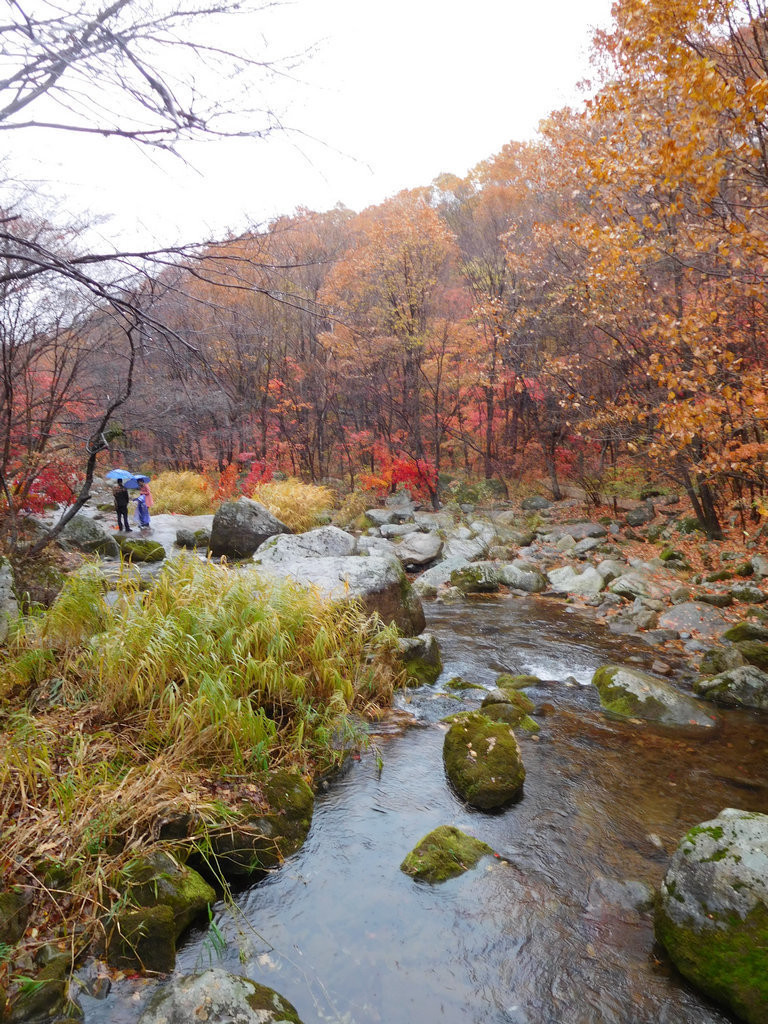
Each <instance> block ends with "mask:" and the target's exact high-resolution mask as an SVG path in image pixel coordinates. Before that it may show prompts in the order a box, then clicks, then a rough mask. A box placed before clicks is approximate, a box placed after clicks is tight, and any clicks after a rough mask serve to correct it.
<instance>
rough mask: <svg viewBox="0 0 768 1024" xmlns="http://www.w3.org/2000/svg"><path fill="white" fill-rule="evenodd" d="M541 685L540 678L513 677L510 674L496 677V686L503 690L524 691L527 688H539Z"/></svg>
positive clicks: (504, 673)
mask: <svg viewBox="0 0 768 1024" xmlns="http://www.w3.org/2000/svg"><path fill="white" fill-rule="evenodd" d="M540 683H541V680H540V679H539V677H538V676H531V675H511V674H510V673H509V672H502V673H501V674H500V675H498V676H496V685H497V686H498V687H499V688H500V689H502V690H524V689H525V688H526V687H527V686H538V685H539V684H540Z"/></svg>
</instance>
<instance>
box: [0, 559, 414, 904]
mask: <svg viewBox="0 0 768 1024" xmlns="http://www.w3.org/2000/svg"><path fill="white" fill-rule="evenodd" d="M9 655H10V657H9V658H8V659H7V661H6V663H5V665H4V666H3V668H2V669H0V682H2V678H3V673H4V674H5V676H6V677H7V679H13V680H14V685H15V686H16V687H17V691H18V688H19V687H21V688H22V690H23V689H24V687H25V686H26V689H27V692H28V693H29V692H30V690H31V689H32V688H34V694H35V698H34V699H35V704H34V713H33V711H32V710H30V708H32V705H30V707H29V708H28V709H24V710H20V709H19V700H18V696H17V695H16V694H15V695H14V698H13V700H10V699H9V700H7V701H6V705H5V708H4V709H2V708H0V727H1V728H2V733H1V734H0V834H1V835H2V836H3V855H4V857H5V858H6V860H7V863H12V864H14V865H16V868H17V877H18V878H22V879H24V878H26V879H27V880H29V877H38V878H39V877H40V871H41V870H42V869H41V868H40V864H41V863H42V862H43V861H51V862H53V863H55V864H58V865H65V866H66V868H67V871H69V872H70V873H73V874H74V876H75V879H76V880H75V882H74V883H73V885H74V889H75V890H76V891H79V892H81V893H82V897H83V900H85V901H90V905H92V906H93V907H94V908H96V907H97V905H98V904H99V902H100V899H101V897H100V896H99V894H98V892H97V891H96V889H95V888H94V886H97V883H98V884H104V885H106V882H105V881H104V880H105V878H106V876H107V874H108V865H109V864H110V863H112V861H110V858H114V857H116V856H117V857H123V858H124V857H127V856H129V855H133V854H135V852H136V851H138V850H141V849H143V848H145V847H146V845H147V844H151V842H152V835H153V832H152V829H153V822H156V821H157V819H158V816H159V814H160V813H162V811H163V809H167V808H169V807H173V806H176V807H178V805H179V804H181V805H182V806H183V805H187V806H190V807H194V809H195V813H196V814H197V815H198V816H200V815H201V814H202V815H203V817H204V815H205V810H204V809H205V808H206V807H208V806H209V805H210V806H213V801H214V800H220V799H221V789H220V788H217V787H220V786H222V785H223V786H224V791H228V787H229V788H231V789H232V791H233V792H234V793H236V791H237V787H238V786H239V785H242V784H243V782H244V780H245V781H248V782H249V783H250V782H255V783H258V780H259V778H260V775H261V773H262V772H264V771H265V770H266V769H267V768H271V767H274V766H276V765H278V764H293V765H295V766H296V767H297V768H298V769H300V770H302V771H304V772H307V773H310V774H311V773H312V772H313V771H314V770H316V769H317V768H320V767H323V768H325V767H327V766H328V765H329V764H332V763H333V762H334V760H335V759H338V758H340V757H341V756H342V755H341V752H340V751H337V750H336V749H334V744H333V742H332V740H331V737H333V736H337V735H343V734H344V732H345V730H346V731H348V729H349V722H350V721H351V719H350V712H352V711H353V710H355V711H357V712H363V713H365V712H371V711H373V710H375V708H376V707H377V706H379V705H381V704H384V703H386V702H388V701H389V699H390V698H391V693H392V687H393V686H394V685H395V684H396V682H397V681H398V678H399V676H398V670H397V668H396V658H395V644H394V631H393V630H391V629H389V628H386V629H385V628H383V627H382V626H381V623H380V622H379V620H378V619H376V618H375V617H374V618H367V617H366V616H365V615H364V614H363V613H362V612H361V611H360V609H359V608H357V607H356V606H354V605H351V604H342V605H331V604H329V603H327V602H326V601H324V600H323V599H321V598H320V597H319V596H318V595H317V594H314V593H312V592H311V591H307V590H305V589H303V588H299V587H296V586H291V585H288V584H284V585H277V586H269V587H267V586H266V585H265V584H264V583H263V582H262V581H260V579H259V577H258V575H256V574H255V573H254V574H249V573H243V572H239V571H235V570H232V569H227V568H225V567H221V566H216V565H213V564H210V563H201V562H197V561H193V560H188V561H184V562H176V563H173V564H170V565H169V566H167V567H166V568H165V569H164V570H163V571H162V573H161V574H160V576H159V577H158V579H157V581H156V583H155V585H154V586H153V587H152V588H151V589H150V590H148V591H144V592H140V591H139V590H138V586H137V583H136V579H135V577H134V576H132V575H127V574H126V575H125V576H124V577H123V578H122V579H121V581H120V582H119V585H118V593H117V597H116V600H114V601H112V602H111V603H110V602H109V601H108V600H107V596H106V594H105V592H104V589H103V586H102V583H101V580H100V578H99V577H98V575H97V574H96V573H95V571H94V569H93V567H91V566H86V567H84V569H82V570H81V571H79V572H78V573H75V574H74V575H73V576H72V577H70V578H69V579H68V581H67V583H66V584H65V586H64V589H63V590H62V592H61V595H60V596H59V598H58V600H57V601H56V602H55V604H54V605H53V607H52V608H51V609H50V610H49V611H48V612H45V613H41V614H40V615H38V616H37V617H36V618H34V619H29V620H27V621H26V624H25V628H23V629H20V630H19V631H18V632H17V634H16V635H15V637H14V639H13V642H12V645H11V648H10V649H9ZM0 693H2V688H1V687H0ZM233 799H235V800H236V797H233ZM115 851H117V852H115ZM28 876H29V877H28ZM46 884H48V883H46ZM67 887H68V888H72V887H73V886H71V885H70V884H69V883H68V886H67ZM62 912H63V911H62Z"/></svg>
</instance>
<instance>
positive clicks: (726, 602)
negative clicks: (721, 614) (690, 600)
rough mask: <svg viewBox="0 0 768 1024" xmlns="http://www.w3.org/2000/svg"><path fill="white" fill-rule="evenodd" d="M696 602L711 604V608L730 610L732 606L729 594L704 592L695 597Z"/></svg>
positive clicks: (731, 598)
mask: <svg viewBox="0 0 768 1024" xmlns="http://www.w3.org/2000/svg"><path fill="white" fill-rule="evenodd" d="M696 600H697V601H703V602H704V604H711V605H712V607H713V608H730V607H731V605H732V604H733V597H732V596H731V595H730V594H709V593H706V592H703V593H699V594H697V595H696Z"/></svg>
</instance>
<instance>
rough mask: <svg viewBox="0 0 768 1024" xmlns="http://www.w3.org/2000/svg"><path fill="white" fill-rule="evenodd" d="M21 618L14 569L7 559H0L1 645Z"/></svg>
mask: <svg viewBox="0 0 768 1024" xmlns="http://www.w3.org/2000/svg"><path fill="white" fill-rule="evenodd" d="M18 616H19V605H18V602H17V600H16V593H15V591H14V584H13V569H12V568H11V563H10V562H9V561H8V559H7V558H2V557H0V644H1V643H4V641H5V639H6V637H7V636H8V630H9V629H10V625H11V623H12V622H14V621H15V620H16V619H17V618H18Z"/></svg>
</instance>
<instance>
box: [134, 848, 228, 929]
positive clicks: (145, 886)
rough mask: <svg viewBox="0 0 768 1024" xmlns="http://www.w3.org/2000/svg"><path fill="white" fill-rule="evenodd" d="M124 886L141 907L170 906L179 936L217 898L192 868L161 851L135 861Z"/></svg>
mask: <svg viewBox="0 0 768 1024" xmlns="http://www.w3.org/2000/svg"><path fill="white" fill-rule="evenodd" d="M120 888H121V889H122V888H124V889H125V891H126V894H127V896H128V898H129V900H130V902H131V903H134V904H136V905H137V906H139V907H153V906H156V905H160V906H166V907H170V908H171V910H172V912H173V919H174V927H175V938H178V937H179V935H181V933H182V932H183V931H184V929H185V928H187V927H188V926H189V925H190V924H191V923H192V922H193V921H194V920H195V918H196V917H198V916H199V915H200V914H202V913H204V912H205V911H206V910H207V909H208V907H209V906H211V905H212V904H213V903H215V901H216V893H215V891H214V890H213V889H212V888H211V886H210V885H208V883H207V882H206V881H205V880H204V879H203V878H202V877H201V876H200V875H199V874H198V873H197V871H194V870H193V869H192V868H190V867H187V866H185V865H182V864H180V863H179V862H178V861H177V860H176V859H175V858H173V857H172V856H171V855H170V854H168V853H164V852H162V851H158V852H155V853H151V854H149V855H147V856H146V857H140V858H137V859H135V860H133V861H132V862H131V863H130V865H129V867H128V868H127V869H126V871H125V872H124V875H123V879H122V881H121V885H120Z"/></svg>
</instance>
